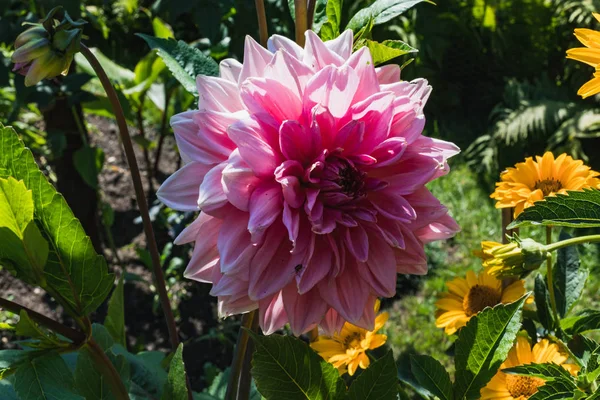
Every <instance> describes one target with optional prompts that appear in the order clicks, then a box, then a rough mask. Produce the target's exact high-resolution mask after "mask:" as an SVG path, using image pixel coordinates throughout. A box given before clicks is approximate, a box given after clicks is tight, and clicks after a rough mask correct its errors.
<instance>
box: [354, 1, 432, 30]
mask: <svg viewBox="0 0 600 400" xmlns="http://www.w3.org/2000/svg"><path fill="white" fill-rule="evenodd" d="M424 1H426V2H428V3H431V2H430V1H427V0H376V1H375V2H374V3H373V4H371V5H370V6H369V7H366V8H363V9H362V10H360V11H359V12H357V13H356V14H354V16H353V17H352V19H350V22H348V25H347V26H346V28H347V29H352V30H353V31H354V32H357V31H358V30H359V29H360V28H362V27H363V26H365V25H366V24H367V23H368V22H369V18H373V24H375V25H379V24H383V23H384V22H388V21H389V20H391V19H392V18H395V17H397V16H399V15H400V14H402V13H403V12H405V11H406V10H408V9H410V8H411V7H413V6H415V5H417V4H419V3H422V2H424Z"/></svg>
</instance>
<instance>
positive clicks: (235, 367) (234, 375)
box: [225, 310, 258, 400]
mask: <svg viewBox="0 0 600 400" xmlns="http://www.w3.org/2000/svg"><path fill="white" fill-rule="evenodd" d="M256 314H257V313H256V310H254V311H250V312H249V313H246V314H244V315H243V316H242V327H243V328H246V329H252V326H253V324H254V320H255V319H257V320H258V315H256ZM246 329H242V328H240V333H239V335H238V338H237V343H236V344H235V353H234V354H233V361H232V363H231V372H230V374H229V383H228V385H227V393H225V400H238V399H244V398H248V394H247V393H246V394H245V397H244V394H240V393H239V389H240V377H241V375H242V371H243V370H244V364H245V359H246V355H247V352H246V350H247V348H248V341H249V340H250V335H248V332H247V331H246ZM248 372H249V371H248Z"/></svg>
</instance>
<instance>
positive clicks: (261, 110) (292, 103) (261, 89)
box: [240, 78, 302, 123]
mask: <svg viewBox="0 0 600 400" xmlns="http://www.w3.org/2000/svg"><path fill="white" fill-rule="evenodd" d="M240 91H241V96H242V100H243V101H244V104H245V105H246V108H247V109H248V110H249V111H250V112H251V113H254V114H258V115H262V114H266V115H270V116H271V117H273V118H274V119H275V120H276V121H277V122H278V123H281V122H283V121H285V120H287V119H292V120H295V119H298V118H299V117H300V114H301V113H302V101H301V100H300V97H298V95H299V94H298V93H294V92H293V91H292V90H290V89H289V88H288V87H287V86H285V85H284V84H282V83H281V82H279V81H276V80H274V79H270V78H248V79H246V80H245V81H244V83H243V84H242V87H241V89H240Z"/></svg>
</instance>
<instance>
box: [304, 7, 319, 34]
mask: <svg viewBox="0 0 600 400" xmlns="http://www.w3.org/2000/svg"><path fill="white" fill-rule="evenodd" d="M316 5H317V1H316V0H308V7H307V11H306V22H307V24H306V28H307V29H312V24H313V20H314V19H315V6H316Z"/></svg>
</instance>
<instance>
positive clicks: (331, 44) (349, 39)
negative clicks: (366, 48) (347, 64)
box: [325, 29, 354, 60]
mask: <svg viewBox="0 0 600 400" xmlns="http://www.w3.org/2000/svg"><path fill="white" fill-rule="evenodd" d="M353 42H354V34H353V33H352V30H350V29H346V30H345V31H344V32H342V34H341V35H340V36H338V37H336V38H335V39H333V40H329V41H327V42H325V46H326V47H327V48H328V49H329V50H331V51H333V52H335V53H336V54H337V55H339V56H340V57H342V59H344V60H347V59H348V58H349V57H350V55H351V54H352V43H353Z"/></svg>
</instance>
